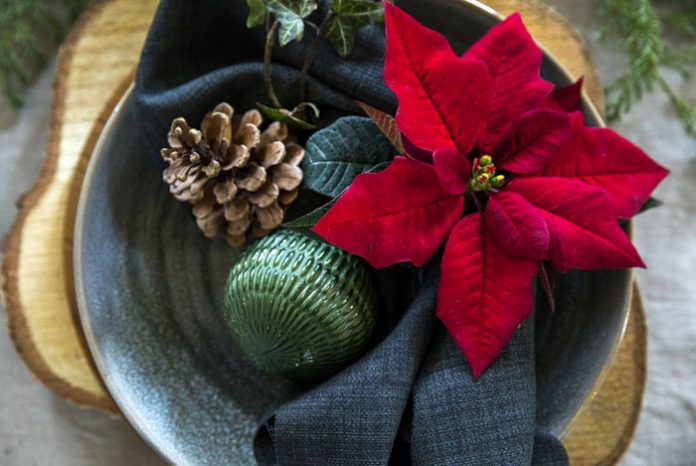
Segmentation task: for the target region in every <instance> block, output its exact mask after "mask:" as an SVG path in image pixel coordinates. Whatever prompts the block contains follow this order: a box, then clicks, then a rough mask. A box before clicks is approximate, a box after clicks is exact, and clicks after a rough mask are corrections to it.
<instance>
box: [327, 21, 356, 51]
mask: <svg viewBox="0 0 696 466" xmlns="http://www.w3.org/2000/svg"><path fill="white" fill-rule="evenodd" d="M326 38H327V39H328V40H329V42H331V45H333V46H334V48H335V49H336V53H338V54H339V55H340V56H341V57H345V56H347V55H348V54H350V52H351V51H352V50H353V45H354V44H355V30H354V29H353V25H352V24H351V21H350V20H349V19H344V18H342V17H341V16H334V17H333V19H332V20H331V24H330V25H329V29H328V30H327V31H326Z"/></svg>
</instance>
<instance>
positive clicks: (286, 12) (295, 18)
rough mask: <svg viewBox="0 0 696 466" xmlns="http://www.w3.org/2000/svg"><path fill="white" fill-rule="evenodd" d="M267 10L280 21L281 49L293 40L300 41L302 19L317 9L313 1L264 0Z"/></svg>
mask: <svg viewBox="0 0 696 466" xmlns="http://www.w3.org/2000/svg"><path fill="white" fill-rule="evenodd" d="M264 2H265V4H266V6H267V7H268V9H269V10H270V11H271V12H272V13H273V14H274V15H275V16H276V18H277V19H278V21H280V30H279V31H278V42H279V43H280V45H281V47H282V46H284V45H287V44H289V43H290V42H291V41H293V40H302V36H303V34H304V18H306V17H307V16H309V15H310V14H311V13H312V12H313V11H314V10H316V9H317V2H316V1H315V0H264Z"/></svg>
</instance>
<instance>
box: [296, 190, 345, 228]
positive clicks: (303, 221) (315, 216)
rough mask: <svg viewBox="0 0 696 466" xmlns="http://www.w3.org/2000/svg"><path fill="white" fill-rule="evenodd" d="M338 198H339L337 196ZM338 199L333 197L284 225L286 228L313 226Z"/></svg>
mask: <svg viewBox="0 0 696 466" xmlns="http://www.w3.org/2000/svg"><path fill="white" fill-rule="evenodd" d="M336 199H338V198H336ZM336 199H331V200H330V201H329V202H327V203H326V204H324V205H323V206H321V207H318V208H316V209H314V210H313V211H311V212H309V213H308V214H305V215H303V216H302V217H298V218H296V219H295V220H292V221H290V222H288V223H285V224H284V225H283V226H284V227H285V228H295V229H302V230H304V229H309V228H312V227H313V226H314V225H316V224H317V222H318V221H319V219H320V218H322V217H323V216H324V214H325V213H326V212H328V211H329V209H330V208H331V206H332V205H334V202H336Z"/></svg>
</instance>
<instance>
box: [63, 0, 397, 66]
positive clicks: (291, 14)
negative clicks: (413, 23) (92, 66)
mask: <svg viewBox="0 0 696 466" xmlns="http://www.w3.org/2000/svg"><path fill="white" fill-rule="evenodd" d="M72 1H75V0H72ZM247 5H248V6H249V16H248V17H247V27H249V28H253V27H256V26H258V25H260V24H263V23H264V21H265V19H266V15H267V14H268V13H270V14H272V15H273V16H274V17H275V19H276V20H277V21H279V22H280V25H281V26H280V30H279V31H278V42H279V43H280V45H281V46H285V45H287V44H289V43H290V42H292V41H293V40H298V41H299V40H302V37H303V35H304V29H305V25H306V24H309V25H310V26H312V27H314V28H315V29H316V30H317V37H319V38H321V37H326V39H327V40H328V41H329V42H331V44H332V45H333V46H334V48H335V49H336V52H337V53H338V54H339V55H341V56H342V57H345V56H347V55H348V54H349V53H350V52H351V50H352V49H353V44H354V42H355V31H357V30H358V29H360V28H361V27H363V26H367V25H368V24H374V23H383V22H384V6H383V4H382V2H381V1H379V0H333V2H332V3H331V9H330V12H329V13H328V15H327V16H326V17H325V18H324V21H323V22H322V26H321V27H319V26H316V25H315V24H313V23H310V22H308V20H307V18H308V16H309V15H310V14H312V12H314V10H316V9H317V2H316V0H247Z"/></svg>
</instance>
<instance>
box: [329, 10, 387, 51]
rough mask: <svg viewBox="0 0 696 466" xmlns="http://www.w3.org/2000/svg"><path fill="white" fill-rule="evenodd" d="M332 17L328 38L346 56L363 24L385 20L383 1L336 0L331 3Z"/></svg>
mask: <svg viewBox="0 0 696 466" xmlns="http://www.w3.org/2000/svg"><path fill="white" fill-rule="evenodd" d="M331 12H332V13H333V15H334V17H333V18H332V19H331V23H330V24H329V28H328V30H327V31H326V38H327V39H328V40H329V42H331V44H332V45H333V46H334V48H335V49H336V52H337V53H338V54H339V55H340V56H341V57H345V56H347V55H349V54H350V52H351V51H352V50H353V45H355V31H357V30H358V29H360V28H361V27H363V26H367V25H368V24H373V23H383V22H384V7H383V6H382V2H374V1H372V0H334V2H333V3H332V4H331Z"/></svg>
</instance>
